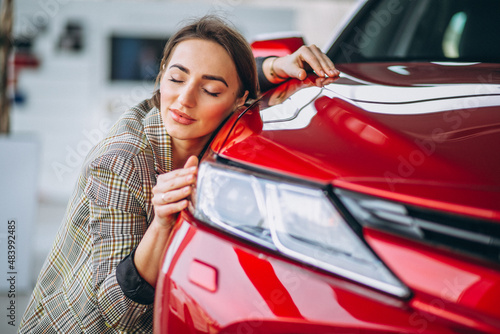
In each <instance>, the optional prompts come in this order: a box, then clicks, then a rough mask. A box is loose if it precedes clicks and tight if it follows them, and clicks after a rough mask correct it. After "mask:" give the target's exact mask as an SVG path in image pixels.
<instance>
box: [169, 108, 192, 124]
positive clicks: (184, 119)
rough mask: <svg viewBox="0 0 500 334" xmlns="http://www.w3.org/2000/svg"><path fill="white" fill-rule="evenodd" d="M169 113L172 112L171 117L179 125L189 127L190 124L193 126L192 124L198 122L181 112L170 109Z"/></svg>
mask: <svg viewBox="0 0 500 334" xmlns="http://www.w3.org/2000/svg"><path fill="white" fill-rule="evenodd" d="M169 111H170V116H171V117H172V119H173V120H174V121H176V122H177V123H180V124H183V125H189V124H192V123H194V122H196V120H195V119H194V118H192V117H189V116H188V115H186V114H185V113H183V112H182V111H180V110H177V109H169Z"/></svg>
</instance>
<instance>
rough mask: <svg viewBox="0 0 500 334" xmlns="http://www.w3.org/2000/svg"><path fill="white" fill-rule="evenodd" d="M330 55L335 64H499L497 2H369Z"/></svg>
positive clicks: (483, 0) (498, 11)
mask: <svg viewBox="0 0 500 334" xmlns="http://www.w3.org/2000/svg"><path fill="white" fill-rule="evenodd" d="M328 55H329V56H330V58H331V59H332V60H333V61H334V62H336V63H351V62H374V61H456V62H464V61H466V62H495V63H498V62H500V1H499V0H380V1H376V0H373V1H372V0H369V1H368V4H367V5H366V6H365V7H364V8H363V10H362V11H361V12H360V14H359V15H358V16H357V17H356V18H355V19H354V20H353V21H352V22H351V24H350V25H349V26H348V27H347V28H346V29H345V30H344V32H343V33H342V34H341V35H340V37H339V38H338V39H337V41H336V42H335V43H334V45H333V46H332V47H331V49H330V50H329V52H328Z"/></svg>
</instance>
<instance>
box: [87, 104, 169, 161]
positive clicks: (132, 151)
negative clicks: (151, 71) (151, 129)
mask: <svg viewBox="0 0 500 334" xmlns="http://www.w3.org/2000/svg"><path fill="white" fill-rule="evenodd" d="M158 113H159V111H158V109H157V108H156V107H154V106H153V105H152V104H151V102H150V101H149V100H144V101H142V102H140V103H139V104H137V105H135V106H133V107H132V108H130V109H128V110H127V111H126V112H124V113H123V114H122V115H121V116H120V118H119V119H118V120H117V121H116V123H115V124H114V125H113V126H112V127H111V129H110V130H109V132H108V133H107V134H106V136H105V138H104V139H103V140H102V141H101V142H100V143H98V144H97V145H96V147H95V148H94V149H93V150H92V151H91V152H90V154H89V156H88V159H87V161H89V160H90V161H94V160H96V159H99V158H102V157H103V156H118V157H120V159H125V160H130V159H134V158H135V157H136V156H137V155H139V154H141V153H144V152H145V151H150V149H149V148H150V147H151V143H150V141H149V140H148V138H147V134H146V130H145V128H146V126H147V125H146V124H147V119H148V118H150V117H155V115H157V114H158ZM157 117H159V115H157Z"/></svg>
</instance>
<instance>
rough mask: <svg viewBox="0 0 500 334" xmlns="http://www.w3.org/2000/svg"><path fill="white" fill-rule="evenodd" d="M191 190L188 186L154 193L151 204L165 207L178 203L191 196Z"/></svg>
mask: <svg viewBox="0 0 500 334" xmlns="http://www.w3.org/2000/svg"><path fill="white" fill-rule="evenodd" d="M191 189H192V187H191V186H190V185H188V186H185V187H182V188H180V189H176V190H171V191H167V192H159V193H156V194H154V196H153V204H154V205H165V204H170V203H174V202H178V201H180V200H183V199H185V198H186V197H188V196H189V195H190V194H191Z"/></svg>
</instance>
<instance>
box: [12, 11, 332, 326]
mask: <svg viewBox="0 0 500 334" xmlns="http://www.w3.org/2000/svg"><path fill="white" fill-rule="evenodd" d="M306 63H309V64H310V65H311V66H312V68H314V69H315V70H316V72H317V73H320V74H321V71H323V73H329V74H330V75H331V76H335V75H337V72H336V70H335V69H334V67H333V64H332V63H331V62H330V61H329V60H328V59H327V58H326V56H325V55H324V54H322V53H321V52H319V50H318V49H317V48H316V47H314V46H312V47H304V48H301V49H300V50H298V51H297V52H296V53H294V54H293V55H291V56H289V57H284V58H277V59H276V58H267V59H259V68H260V70H261V73H260V76H261V77H262V80H264V81H266V80H267V81H268V83H271V84H273V83H277V82H279V81H282V80H283V79H284V78H286V77H290V76H295V77H299V78H304V77H305V69H304V66H305V64H306ZM330 71H331V72H330ZM257 76H258V75H257V73H256V66H255V60H254V59H253V56H252V53H251V50H250V47H249V45H248V44H247V43H246V41H245V39H244V38H243V37H242V36H241V35H240V34H239V33H238V32H236V31H235V30H234V29H232V28H230V27H229V26H228V25H226V24H225V23H224V22H223V21H222V20H220V19H217V18H214V17H204V18H202V19H200V20H198V21H196V22H194V23H192V24H190V25H187V26H186V27H184V28H182V29H181V30H180V31H179V32H178V33H176V34H175V35H174V36H173V37H172V38H171V39H170V40H169V42H168V43H167V45H166V47H165V50H164V55H163V59H162V62H161V68H160V73H159V74H158V78H157V83H158V82H159V90H158V91H156V92H155V93H154V95H153V97H152V98H151V99H149V100H146V101H143V102H142V103H140V104H139V105H137V106H135V107H133V108H131V109H130V110H129V111H128V112H126V113H125V114H124V115H123V116H122V117H121V118H120V120H119V121H118V122H117V123H116V124H115V126H114V127H113V128H112V129H111V131H110V133H109V134H108V136H107V138H105V139H104V140H103V141H102V142H101V143H99V144H98V145H97V146H96V147H95V148H94V149H93V150H92V151H91V152H90V153H89V156H88V157H87V159H86V161H85V163H84V166H83V170H82V173H81V176H80V178H79V180H78V183H77V187H76V189H75V192H74V195H73V198H72V200H71V202H70V204H69V206H68V210H67V213H66V217H65V219H64V223H63V225H62V226H61V228H60V230H59V232H58V235H57V237H56V240H55V242H54V246H53V249H52V251H51V253H50V254H49V256H48V258H47V260H46V262H45V264H44V266H43V268H42V271H41V274H40V276H39V277H38V281H37V284H36V287H35V290H34V292H33V295H32V298H31V301H30V303H29V305H28V308H27V310H26V313H25V315H24V317H23V320H22V322H21V327H20V333H60V332H63V333H80V332H88V333H115V332H119V331H129V332H133V333H150V332H151V331H152V315H153V313H152V307H153V305H152V303H153V297H154V287H155V285H156V279H157V275H158V270H159V262H160V259H161V256H162V255H163V253H164V250H165V245H166V244H167V239H168V237H169V234H170V231H171V228H172V225H173V224H174V222H175V219H176V217H177V215H178V213H179V212H180V211H181V210H183V209H184V208H186V206H187V199H186V198H187V197H188V196H189V195H190V193H191V189H192V187H191V186H192V185H194V184H195V181H196V173H197V164H198V159H197V156H198V154H200V152H201V151H202V149H203V147H204V146H205V145H206V144H207V142H208V140H209V138H210V135H211V134H212V132H213V131H214V130H216V129H217V127H218V126H219V125H220V123H221V122H222V121H223V120H224V119H225V118H226V117H227V116H228V115H229V114H230V113H232V112H233V111H234V110H236V109H238V108H239V107H241V106H242V105H244V104H245V102H246V101H247V100H248V99H254V98H256V97H257V94H258V90H257V89H258V84H257ZM264 78H266V79H264Z"/></svg>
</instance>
